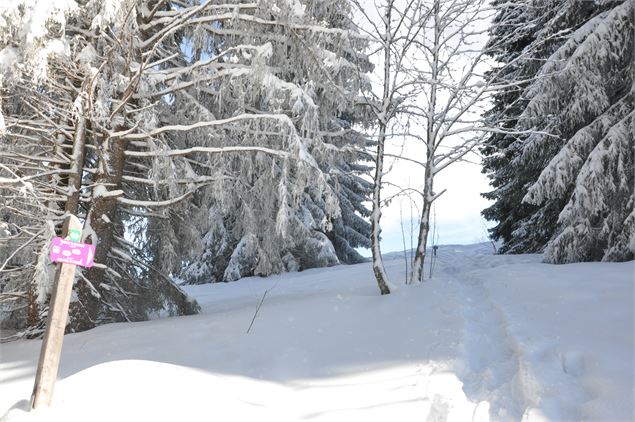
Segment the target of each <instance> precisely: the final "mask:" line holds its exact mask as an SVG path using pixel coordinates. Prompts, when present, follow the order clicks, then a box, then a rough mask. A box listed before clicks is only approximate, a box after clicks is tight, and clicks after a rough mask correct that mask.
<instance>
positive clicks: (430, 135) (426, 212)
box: [410, 0, 441, 284]
mask: <svg viewBox="0 0 635 422" xmlns="http://www.w3.org/2000/svg"><path fill="white" fill-rule="evenodd" d="M439 6H440V5H439V1H438V0H436V1H435V2H434V5H433V7H434V46H435V48H434V50H433V52H432V66H431V67H432V69H431V70H432V87H431V88H430V97H429V100H428V101H429V109H428V116H427V122H426V132H427V137H426V170H425V181H424V187H423V208H422V210H421V219H420V220H419V238H418V240H417V250H416V252H415V259H414V261H413V262H412V272H411V274H410V284H413V283H415V282H421V281H423V265H424V264H425V258H426V247H427V243H428V233H429V232H430V208H431V207H432V202H433V201H434V200H435V197H434V191H433V182H434V154H435V151H436V136H435V124H434V122H435V113H436V105H437V82H436V81H437V77H438V71H439V45H440V34H441V32H440V28H439V25H440V23H439Z"/></svg>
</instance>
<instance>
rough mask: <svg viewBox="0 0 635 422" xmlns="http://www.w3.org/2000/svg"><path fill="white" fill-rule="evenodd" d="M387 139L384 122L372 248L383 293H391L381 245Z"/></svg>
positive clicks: (375, 269)
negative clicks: (382, 196)
mask: <svg viewBox="0 0 635 422" xmlns="http://www.w3.org/2000/svg"><path fill="white" fill-rule="evenodd" d="M385 141H386V125H385V124H382V125H381V126H380V129H379V139H378V140H377V157H376V158H375V177H374V179H373V181H374V182H375V185H374V187H373V209H372V214H371V250H372V253H373V272H374V273H375V279H376V280H377V285H378V286H379V291H380V292H381V294H382V295H387V294H389V293H390V288H389V287H388V276H387V274H386V270H385V269H384V263H383V259H382V257H381V247H380V245H379V241H380V234H381V227H380V226H379V220H380V218H381V179H382V175H383V171H384V144H385Z"/></svg>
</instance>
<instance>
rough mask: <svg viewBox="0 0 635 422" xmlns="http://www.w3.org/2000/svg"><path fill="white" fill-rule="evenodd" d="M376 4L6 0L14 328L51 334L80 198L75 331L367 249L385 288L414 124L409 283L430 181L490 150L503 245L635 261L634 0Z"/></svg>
mask: <svg viewBox="0 0 635 422" xmlns="http://www.w3.org/2000/svg"><path fill="white" fill-rule="evenodd" d="M375 3H377V4H374V5H373V6H372V7H371V5H370V4H366V3H365V2H362V1H355V0H280V1H275V0H253V1H249V2H248V1H242V0H236V1H223V0H210V1H198V0H75V1H73V0H51V1H48V2H46V5H45V7H44V5H42V3H41V2H40V3H35V2H32V1H29V0H15V1H11V2H3V4H2V5H0V324H1V325H2V327H4V328H11V329H15V330H18V332H20V333H21V334H20V335H22V336H29V337H36V336H39V335H41V333H42V332H43V328H44V323H45V320H46V316H47V309H48V300H49V297H50V293H51V289H52V287H53V281H54V274H55V268H56V267H55V265H54V264H52V263H51V262H50V260H49V245H50V243H51V239H52V238H53V237H55V236H57V235H60V234H61V233H62V230H63V224H64V221H65V219H66V217H67V216H68V215H69V214H73V215H76V216H78V217H79V218H80V220H81V221H82V223H83V224H84V229H83V235H82V241H83V242H85V243H91V244H93V245H96V256H95V263H96V264H95V266H94V267H92V268H90V269H78V271H77V276H76V282H75V286H74V291H73V296H72V301H71V309H70V320H69V325H68V327H67V329H68V330H69V331H83V330H86V329H89V328H92V327H95V326H97V325H101V324H105V323H109V322H122V321H138V320H146V319H148V318H151V317H153V316H155V315H162V314H170V315H177V314H191V313H196V312H197V311H198V309H199V305H198V304H197V303H196V302H195V301H193V300H191V299H190V298H189V297H188V296H187V295H186V294H185V293H184V291H183V289H182V287H181V286H182V285H183V284H202V283H214V282H230V281H236V280H238V279H240V278H243V277H247V276H253V275H257V276H269V275H272V274H277V273H281V272H286V271H289V272H291V271H301V270H304V269H308V268H315V267H325V266H333V265H338V264H354V263H359V262H362V261H364V258H363V253H360V248H362V249H369V248H370V249H371V252H372V255H373V258H372V260H373V267H374V274H375V276H376V277H377V282H378V285H379V288H380V292H381V293H382V294H385V293H390V283H389V281H388V280H387V275H386V274H385V272H384V271H383V264H382V262H381V251H380V244H379V242H380V240H381V226H380V217H381V209H382V207H384V206H385V205H386V202H387V201H386V199H382V198H383V197H382V196H381V194H382V189H383V188H384V185H383V181H382V176H383V175H384V174H385V172H386V171H387V170H386V169H385V166H384V159H385V157H387V155H388V154H389V152H386V148H385V145H386V142H388V140H389V139H394V138H398V137H403V138H405V139H407V140H408V141H409V142H410V141H412V142H419V143H420V144H421V145H422V154H421V156H418V157H397V158H398V159H404V160H411V161H416V162H418V163H420V164H421V166H422V170H421V174H418V175H415V176H413V177H417V178H420V179H421V180H424V181H425V183H424V188H423V190H422V192H419V193H417V194H420V195H421V198H422V207H421V210H420V211H421V215H420V217H419V218H417V221H416V223H417V224H418V225H419V226H418V227H419V230H418V231H417V232H418V233H419V239H418V242H417V245H416V246H417V247H416V254H415V261H414V262H413V264H412V273H411V274H410V276H409V277H410V282H411V283H417V282H420V281H421V279H422V271H421V269H422V268H423V262H424V259H425V255H426V250H427V239H428V237H429V227H430V210H431V206H432V204H433V202H435V201H437V200H442V198H443V197H442V194H443V191H440V192H437V191H436V190H435V188H434V177H435V175H436V174H437V173H438V172H440V171H442V170H444V169H445V168H446V167H448V166H449V165H452V164H453V163H455V162H459V161H461V160H462V159H463V158H464V157H465V156H466V154H473V153H475V152H477V153H479V154H480V155H482V156H483V172H484V173H486V174H487V176H488V177H489V179H490V181H491V185H492V190H491V191H490V192H486V193H484V195H485V196H486V197H487V198H488V199H491V200H492V201H493V202H492V205H491V206H490V207H489V208H487V209H486V210H484V211H483V215H484V216H485V217H486V218H487V219H488V220H491V221H492V222H493V224H494V226H493V228H492V229H491V236H492V238H493V239H494V240H499V241H502V248H501V249H500V252H501V253H513V254H516V253H544V260H545V261H546V262H549V263H571V262H581V261H627V260H632V259H633V258H634V253H635V211H634V204H635V194H634V185H635V177H634V168H635V164H634V154H635V105H634V104H635V85H634V80H635V26H634V22H635V1H633V0H622V1H617V0H597V1H587V0H557V1H545V0H523V1H517V2H507V1H501V0H494V1H492V2H488V1H484V0H452V1H440V0H417V1H412V2H403V4H402V2H395V1H386V2H375ZM379 3H381V4H379ZM36 6H37V7H36ZM484 33H487V34H488V35H489V38H488V40H487V42H485V43H482V44H483V45H480V46H479V47H478V48H475V46H476V45H478V42H476V41H475V40H478V39H482V38H483V36H482V34H484ZM403 194H404V195H406V194H409V192H408V191H406V190H404V192H403Z"/></svg>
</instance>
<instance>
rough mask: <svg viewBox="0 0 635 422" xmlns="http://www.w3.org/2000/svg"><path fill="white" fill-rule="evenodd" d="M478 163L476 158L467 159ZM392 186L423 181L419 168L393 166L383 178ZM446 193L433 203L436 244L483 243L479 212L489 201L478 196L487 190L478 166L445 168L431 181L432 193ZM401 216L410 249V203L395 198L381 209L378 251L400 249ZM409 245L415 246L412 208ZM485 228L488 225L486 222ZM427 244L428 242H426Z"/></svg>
mask: <svg viewBox="0 0 635 422" xmlns="http://www.w3.org/2000/svg"><path fill="white" fill-rule="evenodd" d="M471 158H472V160H474V161H476V160H478V157H471ZM387 179H388V180H390V181H392V182H393V183H399V184H400V185H403V186H407V185H408V181H409V180H410V182H411V185H413V186H414V185H417V184H420V183H422V181H423V169H422V168H420V169H418V168H417V167H416V166H415V165H408V164H407V163H404V162H402V163H401V164H395V166H394V167H393V171H392V172H391V173H390V174H389V175H388V176H387ZM442 189H447V191H446V192H445V193H444V194H443V195H442V196H441V197H440V198H439V199H437V201H436V202H435V205H434V208H435V209H436V225H437V236H438V241H439V244H467V243H477V242H484V241H486V240H487V231H486V228H485V224H486V221H485V220H484V219H483V217H482V216H481V211H482V210H483V209H484V208H486V207H487V206H488V205H489V204H490V202H489V201H487V200H486V199H485V198H483V197H482V196H481V195H480V193H482V192H487V191H489V190H490V187H489V185H488V181H487V178H486V177H485V175H484V174H482V173H481V166H480V165H477V164H471V163H462V162H460V163H455V164H453V165H451V166H449V167H448V168H447V169H445V170H444V171H443V172H442V173H440V174H439V176H438V178H437V179H435V191H437V192H439V191H441V190H442ZM391 191H392V192H394V189H390V188H387V189H385V191H384V197H388V196H389V195H390V192H391ZM400 206H401V213H402V214H403V226H404V232H405V237H406V248H407V249H410V237H411V235H410V212H411V210H410V201H409V200H408V199H406V198H403V199H396V200H394V201H392V202H391V203H390V205H389V206H387V207H385V208H384V209H383V210H382V213H383V214H382V224H381V225H382V244H381V246H382V252H394V251H400V250H402V249H403V235H402V230H401V220H402V218H401V216H400ZM413 214H414V218H415V221H414V223H413V228H412V230H413V233H412V237H413V239H412V244H413V246H414V247H416V242H417V235H418V232H417V230H418V217H419V213H418V212H417V210H416V209H413ZM433 223H434V215H433V214H432V215H431V216H430V224H431V226H432V224H433ZM487 224H488V226H491V225H492V223H490V222H487ZM429 244H431V243H429Z"/></svg>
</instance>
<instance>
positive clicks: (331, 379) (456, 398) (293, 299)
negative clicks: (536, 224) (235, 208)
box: [0, 245, 635, 422]
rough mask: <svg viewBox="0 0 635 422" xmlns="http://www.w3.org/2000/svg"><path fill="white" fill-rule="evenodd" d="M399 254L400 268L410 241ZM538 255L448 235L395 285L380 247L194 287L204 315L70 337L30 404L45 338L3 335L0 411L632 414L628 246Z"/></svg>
mask: <svg viewBox="0 0 635 422" xmlns="http://www.w3.org/2000/svg"><path fill="white" fill-rule="evenodd" d="M392 258H393V259H391V257H388V259H387V261H386V266H387V270H388V272H389V273H390V274H391V276H392V279H393V283H395V284H396V283H403V280H404V277H405V269H404V268H403V265H404V264H403V262H404V261H403V256H400V255H393V256H392ZM539 260H540V257H538V256H535V255H524V256H491V255H490V254H489V249H488V246H487V245H473V246H446V247H441V248H440V250H439V257H438V261H437V264H436V267H435V273H434V277H433V279H432V280H430V281H427V282H426V283H424V284H422V285H420V286H411V287H408V286H403V285H402V286H401V287H400V288H399V289H398V290H397V291H396V292H394V293H393V294H391V295H389V296H387V297H380V296H379V295H378V291H377V287H376V286H375V284H374V280H373V277H372V272H371V268H370V265H368V264H360V265H355V266H340V267H334V268H329V269H319V270H309V271H305V272H302V273H294V274H285V275H281V276H278V277H271V278H268V279H260V278H252V279H246V280H242V281H240V282H237V283H230V284H217V285H203V286H192V287H188V290H189V291H190V293H191V294H192V295H193V296H195V297H196V298H197V299H198V300H199V302H200V304H201V305H202V308H203V312H202V313H201V314H200V315H195V316H190V317H180V318H166V319H160V320H155V321H148V322H142V323H134V324H111V325H108V326H103V327H99V328H97V329H94V330H91V331H88V332H84V333H79V334H73V335H68V336H66V338H65V345H64V353H63V356H62V366H61V369H60V378H61V379H60V380H59V381H58V383H57V386H56V392H55V398H54V401H55V403H54V406H53V407H52V408H51V409H49V410H46V411H41V412H36V413H27V412H25V411H23V410H22V409H24V408H25V405H26V402H25V400H26V399H28V397H29V395H30V390H31V388H32V382H33V375H34V370H35V369H34V368H35V364H36V360H37V356H38V352H39V346H40V342H39V341H20V342H14V343H9V344H3V345H1V346H0V347H1V349H0V357H1V361H0V416H1V415H2V414H5V412H7V410H9V409H11V408H12V410H10V411H9V412H8V413H7V414H6V415H5V417H4V418H3V419H2V420H4V421H12V422H15V421H19V420H28V421H34V420H38V421H56V420H58V421H86V420H91V421H101V420H103V421H115V420H119V421H135V422H138V421H145V420H148V421H163V420H165V421H174V420H183V421H198V420H201V421H203V420H223V421H231V420H236V421H245V420H249V421H256V420H258V421H260V420H262V421H296V420H311V421H313V420H318V421H342V420H346V421H357V420H359V421H388V420H394V421H410V420H412V421H421V420H428V421H437V420H438V421H445V420H453V421H469V420H476V421H487V420H491V421H509V420H528V421H529V420H593V419H603V420H611V421H619V420H631V419H632V418H633V392H634V391H633V275H634V269H635V267H634V265H633V263H632V262H630V263H624V264H599V263H596V264H575V265H566V266H552V265H544V264H540V263H539ZM267 289H269V292H268V294H267V298H266V300H265V302H264V304H263V306H262V308H261V309H260V312H259V315H258V318H257V319H256V321H255V323H254V326H253V328H252V330H251V332H250V333H249V334H247V333H246V330H247V327H248V326H249V323H250V321H251V319H252V317H253V314H254V311H255V308H256V306H257V303H258V302H259V300H260V298H261V297H262V295H263V293H264V291H265V290H267Z"/></svg>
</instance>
